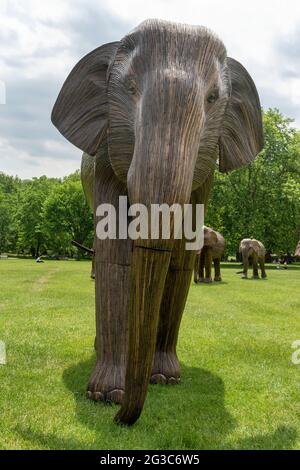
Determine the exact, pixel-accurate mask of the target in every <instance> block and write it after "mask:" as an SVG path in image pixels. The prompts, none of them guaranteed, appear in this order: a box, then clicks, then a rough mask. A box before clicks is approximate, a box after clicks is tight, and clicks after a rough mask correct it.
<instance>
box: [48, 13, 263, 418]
mask: <svg viewBox="0 0 300 470" xmlns="http://www.w3.org/2000/svg"><path fill="white" fill-rule="evenodd" d="M52 122H53V124H54V125H55V126H56V127H57V128H58V130H59V131H60V132H61V133H62V134H63V135H64V137H65V138H66V139H68V140H69V141H70V142H71V143H72V144H74V145H76V146H77V147H79V148H80V149H81V150H83V151H84V152H86V153H87V154H88V155H91V156H94V159H95V164H94V169H93V172H94V177H95V180H94V186H95V189H94V207H97V208H98V207H99V205H100V204H102V203H106V204H108V203H109V204H111V205H113V206H114V207H115V208H116V214H117V217H119V215H118V214H119V196H121V195H124V196H128V201H129V203H130V205H133V204H135V203H142V204H143V205H144V206H145V207H146V208H148V209H149V210H150V208H151V205H152V204H163V203H164V204H168V206H169V207H170V206H171V205H173V204H174V203H176V204H179V205H180V206H181V207H183V205H184V204H188V203H191V204H192V205H193V207H195V206H196V204H200V203H202V204H204V205H206V203H207V200H208V196H209V193H210V189H211V185H212V180H213V172H214V169H215V165H216V163H217V162H218V163H219V166H220V170H221V171H222V172H227V171H230V170H234V169H236V168H239V167H241V166H243V165H246V164H248V163H250V162H251V161H252V160H253V159H254V158H255V157H256V155H257V154H258V153H259V152H260V150H261V149H262V147H263V134H262V119H261V107H260V102H259V98H258V94H257V91H256V88H255V85H254V83H253V81H252V79H251V77H250V75H249V74H248V72H247V71H246V69H245V68H244V67H243V66H242V65H241V64H240V63H239V62H237V61H236V60H234V59H231V58H229V57H227V54H226V49H225V46H224V45H223V43H222V41H221V40H220V39H218V38H217V37H216V36H215V35H214V34H213V33H212V32H211V31H209V30H208V29H206V28H205V27H201V26H189V25H186V24H177V23H172V22H168V21H161V20H147V21H145V22H143V23H141V24H140V25H139V26H138V27H137V28H135V29H134V30H133V31H132V32H130V33H129V34H127V35H126V36H125V37H124V38H123V39H121V40H120V41H117V42H113V43H109V44H105V45H103V46H101V47H99V48H97V49H95V50H94V51H92V52H90V53H89V54H88V55H87V56H85V57H84V58H83V59H81V60H80V61H79V63H78V64H77V65H76V66H75V68H74V69H73V70H72V71H71V73H70V74H69V76H68V78H67V79H66V81H65V83H64V85H63V87H62V89H61V91H60V93H59V96H58V98H57V100H56V103H55V105H54V108H53V111H52ZM90 184H92V183H90ZM118 220H119V219H118ZM195 256H196V251H194V250H186V249H185V239H184V237H183V238H182V239H176V237H175V236H174V230H173V231H171V236H170V237H169V238H168V239H165V238H163V237H162V236H159V237H158V238H155V239H154V238H151V236H148V237H146V236H143V237H140V238H139V239H136V240H131V239H130V238H128V237H127V238H125V239H124V238H121V237H119V238H117V239H112V238H107V239H105V240H102V239H101V237H100V238H99V237H96V241H95V270H96V281H95V284H96V337H97V362H96V365H95V368H94V370H93V372H92V374H91V377H90V380H89V384H88V391H87V395H88V397H89V398H91V399H94V400H108V401H113V402H116V403H121V408H120V410H119V412H118V414H117V415H116V417H115V420H116V421H117V422H119V423H126V424H128V425H130V424H133V423H134V422H135V421H136V420H137V419H138V418H139V416H140V414H141V412H142V409H143V406H144V402H145V398H146V394H147V389H148V383H149V382H151V383H161V384H173V383H174V384H176V383H178V382H179V380H180V366H179V362H178V358H177V355H176V344H177V338H178V331H179V325H180V322H181V317H182V313H183V310H184V307H185V303H186V298H187V294H188V290H189V286H190V281H191V277H192V274H193V269H194V261H195Z"/></svg>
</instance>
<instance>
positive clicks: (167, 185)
mask: <svg viewBox="0 0 300 470" xmlns="http://www.w3.org/2000/svg"><path fill="white" fill-rule="evenodd" d="M175 124H176V123H174V119H173V122H170V123H169V125H166V123H162V125H160V124H159V123H158V125H156V126H150V125H149V123H148V122H147V123H146V125H145V126H141V128H140V129H139V132H137V137H136V139H137V140H136V145H135V152H134V155H133V159H132V163H131V167H130V168H129V172H128V176H127V184H128V195H129V200H130V203H131V204H135V203H142V204H144V205H145V206H146V208H147V212H148V222H149V223H148V237H143V239H142V238H141V239H138V240H136V241H135V242H134V248H133V253H132V262H131V293H130V308H129V314H128V318H129V320H128V321H129V345H128V357H127V369H126V380H125V396H124V400H123V403H122V407H121V410H120V411H119V413H118V414H117V415H116V418H115V419H116V421H117V422H121V423H125V424H128V425H131V424H133V423H134V422H135V421H136V420H137V419H138V417H139V415H140V413H141V411H142V408H143V405H144V401H145V398H146V394H147V387H148V383H149V380H150V376H151V369H152V363H153V357H154V352H155V345H156V336H157V328H158V321H159V312H160V305H161V300H162V295H163V291H164V286H165V280H166V276H167V272H168V269H169V264H170V260H171V252H172V248H173V245H174V223H173V222H174V219H172V218H171V219H170V220H171V224H170V238H169V239H165V238H163V236H162V231H161V222H160V224H159V236H158V237H154V238H151V222H152V220H151V216H150V214H151V208H152V207H153V206H152V204H168V205H169V206H172V205H173V204H178V205H180V206H181V207H182V206H183V204H187V203H189V202H190V197H191V190H192V182H193V174H194V168H195V163H196V158H197V152H198V148H199V140H198V139H197V138H196V136H197V135H198V134H199V129H192V131H191V130H190V129H188V130H189V132H187V129H184V131H185V132H184V133H183V134H182V133H180V132H179V131H178V128H179V126H176V125H175ZM197 125H198V126H200V125H201V120H200V122H199V121H197ZM162 128H163V130H162ZM196 131H197V132H196ZM141 155H142V158H141Z"/></svg>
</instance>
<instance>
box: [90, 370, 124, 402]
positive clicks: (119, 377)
mask: <svg viewBox="0 0 300 470" xmlns="http://www.w3.org/2000/svg"><path fill="white" fill-rule="evenodd" d="M124 389H125V367H122V366H112V365H110V366H108V365H107V364H105V363H104V362H102V361H99V362H97V364H96V366H95V368H94V370H93V372H92V375H91V377H90V381H89V384H88V387H87V393H86V395H87V398H89V399H90V400H94V401H106V402H113V403H118V404H120V403H122V400H123V397H124V393H125V392H124Z"/></svg>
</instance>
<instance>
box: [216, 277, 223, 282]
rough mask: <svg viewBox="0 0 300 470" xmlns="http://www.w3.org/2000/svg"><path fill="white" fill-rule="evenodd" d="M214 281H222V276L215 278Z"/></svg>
mask: <svg viewBox="0 0 300 470" xmlns="http://www.w3.org/2000/svg"><path fill="white" fill-rule="evenodd" d="M214 281H216V282H220V281H222V278H221V276H215V278H214Z"/></svg>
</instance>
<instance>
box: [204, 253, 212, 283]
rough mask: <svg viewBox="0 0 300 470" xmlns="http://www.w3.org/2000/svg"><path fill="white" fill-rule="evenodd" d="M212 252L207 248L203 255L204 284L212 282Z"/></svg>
mask: <svg viewBox="0 0 300 470" xmlns="http://www.w3.org/2000/svg"><path fill="white" fill-rule="evenodd" d="M211 264H212V251H211V248H207V250H206V253H205V279H204V282H212V277H211Z"/></svg>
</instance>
